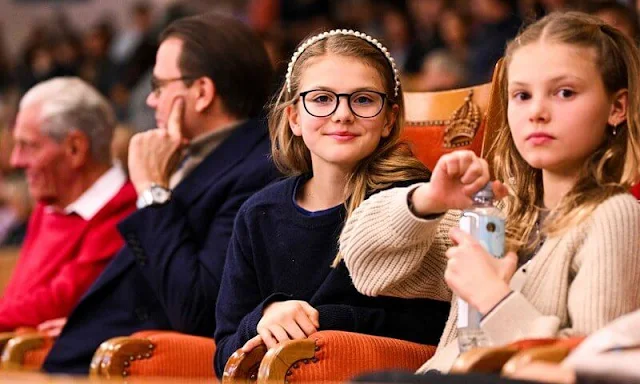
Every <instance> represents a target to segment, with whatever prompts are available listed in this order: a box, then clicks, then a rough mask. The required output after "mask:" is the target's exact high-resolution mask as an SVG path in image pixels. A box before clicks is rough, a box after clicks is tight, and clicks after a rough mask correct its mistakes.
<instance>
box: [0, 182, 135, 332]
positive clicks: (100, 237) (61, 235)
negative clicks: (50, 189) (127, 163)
mask: <svg viewBox="0 0 640 384" xmlns="http://www.w3.org/2000/svg"><path fill="white" fill-rule="evenodd" d="M135 201H136V191H135V189H134V188H133V185H132V184H131V183H130V182H127V183H125V184H124V186H123V187H122V188H121V189H120V191H118V193H117V194H116V195H115V196H114V197H113V198H112V199H111V200H110V201H109V202H108V203H107V204H106V205H105V206H104V207H102V209H100V211H98V213H96V215H95V216H93V217H92V218H91V219H90V220H85V219H83V218H82V217H80V216H79V215H77V214H75V213H71V214H65V213H61V212H47V208H46V207H45V206H44V205H43V204H41V203H39V204H37V205H36V207H35V209H34V212H33V214H32V215H31V218H30V219H29V226H28V229H27V236H26V238H25V242H24V244H23V246H22V250H21V251H20V258H19V260H18V264H17V265H16V267H15V269H14V272H13V274H12V275H11V280H10V281H9V285H8V286H7V288H6V290H5V292H4V295H3V296H2V298H0V331H11V330H13V329H15V328H17V327H23V326H29V327H35V326H37V325H38V324H40V323H41V322H43V321H45V320H51V319H55V318H58V317H66V316H68V315H69V313H70V312H71V310H72V309H73V307H74V306H75V305H76V304H77V302H78V301H79V300H80V297H81V296H82V295H83V294H84V293H85V291H86V290H87V289H88V288H89V286H91V284H92V283H93V281H94V280H95V279H96V278H97V277H98V275H99V274H100V273H101V272H102V270H103V269H104V268H105V267H106V265H107V264H108V263H109V262H110V261H111V258H112V257H113V256H114V255H115V254H116V252H117V251H118V250H119V249H120V248H121V247H122V245H123V244H124V240H123V239H122V237H120V234H119V233H118V230H117V228H116V224H117V223H118V222H119V221H120V220H122V219H124V218H125V217H127V216H128V215H129V214H130V213H131V212H133V211H134V210H135Z"/></svg>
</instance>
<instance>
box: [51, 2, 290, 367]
mask: <svg viewBox="0 0 640 384" xmlns="http://www.w3.org/2000/svg"><path fill="white" fill-rule="evenodd" d="M160 40H161V44H160V47H159V49H158V53H157V57H156V64H155V67H154V69H153V80H152V83H153V90H152V92H151V94H150V95H149V97H148V98H147V103H148V104H149V106H150V107H152V108H153V109H155V111H156V113H155V116H156V121H157V125H158V129H154V130H150V131H146V132H143V133H139V134H137V135H135V136H134V137H133V139H132V141H131V144H130V147H129V169H130V175H131V181H132V182H133V184H134V186H135V189H136V191H137V192H138V196H139V197H138V208H139V210H138V211H137V212H135V213H133V214H132V215H131V216H130V217H129V218H127V219H126V220H124V221H123V222H121V223H120V225H119V230H120V233H121V234H122V236H123V238H124V239H125V242H126V245H125V247H124V248H123V249H122V250H121V251H120V253H119V254H118V255H117V256H116V257H115V259H114V261H113V262H112V263H111V264H110V265H109V266H108V267H107V269H106V270H105V271H104V273H103V274H102V275H101V276H100V277H99V278H98V280H97V281H96V283H95V284H94V285H93V286H92V287H91V288H90V290H89V291H88V293H87V294H86V295H85V296H84V297H83V299H82V300H81V301H80V303H79V304H78V306H77V307H76V308H75V310H74V311H73V312H72V314H71V316H69V319H68V321H67V322H66V325H65V326H64V328H63V329H62V332H61V333H60V336H59V338H58V340H57V341H56V343H55V344H54V346H53V349H52V350H51V352H50V353H49V356H48V357H47V360H46V361H45V364H44V369H45V370H46V371H48V372H64V373H87V372H88V371H89V364H90V361H91V357H92V355H93V353H94V352H95V350H96V348H98V346H99V344H100V343H101V342H103V341H104V340H107V339H109V338H112V337H115V336H126V335H129V334H131V333H134V332H136V331H141V330H146V329H163V330H176V331H179V332H183V333H188V334H195V335H203V336H212V335H213V331H214V329H215V324H216V322H215V318H214V313H215V302H216V296H217V293H218V288H219V282H220V276H221V274H222V268H223V265H224V260H225V253H226V249H227V244H228V241H229V237H230V235H231V230H232V224H233V220H234V218H235V215H236V212H237V210H238V209H239V208H240V205H241V204H242V203H243V202H244V201H245V200H246V199H247V198H248V197H249V196H250V195H251V194H253V193H254V192H256V191H258V190H259V189H261V188H262V187H263V186H265V185H266V184H268V183H269V182H270V181H271V180H273V179H274V178H275V177H277V173H276V172H275V170H274V167H273V165H272V163H271V162H270V160H269V157H268V153H269V139H268V134H267V130H266V124H264V121H262V120H256V119H255V118H256V117H257V116H260V115H261V112H262V108H263V105H264V103H265V101H266V99H267V97H268V94H269V85H270V83H271V76H272V68H271V66H270V63H269V58H268V56H267V53H266V51H265V49H264V47H263V45H262V43H261V42H260V40H259V38H258V37H257V36H255V35H254V34H253V33H252V32H251V31H250V30H249V29H248V28H247V27H246V26H244V25H243V24H241V23H240V22H238V21H236V20H233V19H230V18H227V17H223V16H219V15H214V14H206V15H198V16H193V17H188V18H184V19H180V20H177V21H175V22H174V23H173V24H171V25H170V26H169V27H168V28H167V29H166V30H165V31H164V33H163V34H162V36H161V39H160Z"/></svg>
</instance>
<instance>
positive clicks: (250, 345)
mask: <svg viewBox="0 0 640 384" xmlns="http://www.w3.org/2000/svg"><path fill="white" fill-rule="evenodd" d="M262 344H264V342H263V341H262V336H260V335H258V336H255V337H253V338H251V339H249V341H247V342H246V343H244V345H243V346H242V352H244V353H249V352H251V351H253V349H254V348H256V347H259V346H261V345H262Z"/></svg>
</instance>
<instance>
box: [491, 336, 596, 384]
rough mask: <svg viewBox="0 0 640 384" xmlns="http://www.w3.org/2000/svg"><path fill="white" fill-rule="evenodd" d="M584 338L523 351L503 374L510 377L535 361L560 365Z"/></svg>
mask: <svg viewBox="0 0 640 384" xmlns="http://www.w3.org/2000/svg"><path fill="white" fill-rule="evenodd" d="M582 340H584V337H575V338H568V339H558V340H557V341H556V342H555V343H553V344H551V345H545V346H538V347H533V348H529V349H525V350H522V351H520V352H518V353H516V354H515V355H514V356H513V357H512V358H510V359H509V360H508V361H507V362H506V363H505V364H504V367H502V374H503V375H505V376H510V375H513V374H515V372H516V371H517V370H518V369H520V368H522V367H524V366H525V365H528V364H530V363H532V362H534V361H544V362H548V363H559V362H561V361H562V360H564V358H565V357H567V355H569V353H571V351H573V350H574V349H575V348H576V347H577V346H578V345H579V344H580V343H581V342H582Z"/></svg>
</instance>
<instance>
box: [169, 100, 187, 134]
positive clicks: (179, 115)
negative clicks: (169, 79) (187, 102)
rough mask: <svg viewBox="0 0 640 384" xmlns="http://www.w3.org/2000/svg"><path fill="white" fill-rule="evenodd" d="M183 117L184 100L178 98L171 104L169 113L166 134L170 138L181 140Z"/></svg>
mask: <svg viewBox="0 0 640 384" xmlns="http://www.w3.org/2000/svg"><path fill="white" fill-rule="evenodd" d="M183 116H184V99H183V98H182V97H178V98H176V99H175V100H173V104H171V112H170V113H169V119H168V122H167V132H168V133H169V135H170V136H172V137H177V138H182V119H183Z"/></svg>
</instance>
